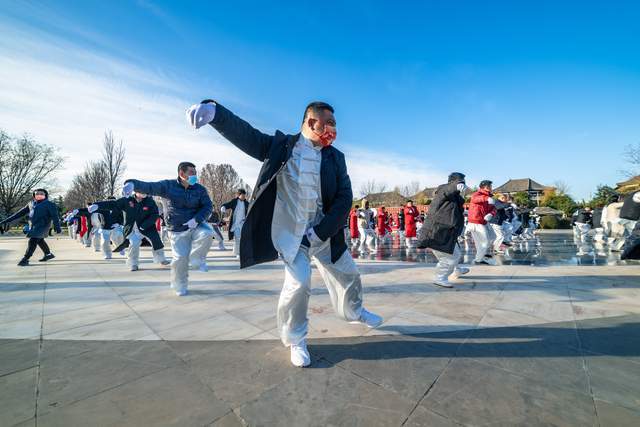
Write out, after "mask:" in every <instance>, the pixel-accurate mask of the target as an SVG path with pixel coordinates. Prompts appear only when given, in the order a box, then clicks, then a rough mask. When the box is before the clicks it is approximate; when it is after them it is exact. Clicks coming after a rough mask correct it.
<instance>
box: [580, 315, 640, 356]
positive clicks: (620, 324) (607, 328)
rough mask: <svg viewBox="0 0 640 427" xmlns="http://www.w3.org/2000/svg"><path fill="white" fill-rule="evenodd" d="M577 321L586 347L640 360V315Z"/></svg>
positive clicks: (595, 351)
mask: <svg viewBox="0 0 640 427" xmlns="http://www.w3.org/2000/svg"><path fill="white" fill-rule="evenodd" d="M576 323H577V326H578V335H579V336H580V342H581V344H582V347H583V348H584V349H586V350H588V351H591V352H594V353H600V354H604V355H610V356H624V357H628V358H630V359H631V360H634V361H640V316H638V315H627V316H619V317H611V318H602V319H589V320H579V321H577V322H576Z"/></svg>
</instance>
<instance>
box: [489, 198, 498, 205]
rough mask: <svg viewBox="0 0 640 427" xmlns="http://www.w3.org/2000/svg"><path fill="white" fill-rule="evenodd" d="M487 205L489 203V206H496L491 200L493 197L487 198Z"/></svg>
mask: <svg viewBox="0 0 640 427" xmlns="http://www.w3.org/2000/svg"><path fill="white" fill-rule="evenodd" d="M487 203H489V204H490V205H495V204H496V201H495V200H493V197H489V198H488V199H487Z"/></svg>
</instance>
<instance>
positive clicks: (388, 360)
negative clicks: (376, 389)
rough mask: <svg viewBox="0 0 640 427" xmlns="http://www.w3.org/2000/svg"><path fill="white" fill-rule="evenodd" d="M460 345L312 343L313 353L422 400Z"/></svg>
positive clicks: (376, 340) (380, 340) (368, 340)
mask: <svg viewBox="0 0 640 427" xmlns="http://www.w3.org/2000/svg"><path fill="white" fill-rule="evenodd" d="M457 348H458V345H456V344H453V345H452V344H447V343H444V344H435V343H431V342H425V341H420V340H418V339H415V340H411V341H409V340H403V339H399V338H396V337H360V338H345V339H342V338H341V339H333V340H319V341H312V342H311V343H310V345H309V351H310V352H311V354H312V355H313V356H316V357H321V358H322V359H324V360H327V361H328V362H330V363H332V364H337V365H338V366H339V367H341V368H344V369H345V370H347V371H349V372H352V373H353V374H355V375H358V376H360V377H362V378H366V379H367V380H369V381H371V382H372V383H375V384H378V385H380V386H381V387H383V388H385V389H387V390H390V391H393V392H394V393H397V394H399V395H402V396H403V397H405V398H406V399H408V400H412V401H418V400H419V399H420V398H421V397H422V396H423V394H424V393H425V391H426V390H427V389H428V388H429V387H430V386H431V384H432V383H433V381H434V380H435V379H436V378H437V377H438V375H440V373H441V372H442V371H443V369H444V368H445V367H446V366H447V364H448V362H449V360H450V358H451V357H452V356H453V355H454V354H455V352H456V350H457Z"/></svg>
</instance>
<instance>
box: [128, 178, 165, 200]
mask: <svg viewBox="0 0 640 427" xmlns="http://www.w3.org/2000/svg"><path fill="white" fill-rule="evenodd" d="M170 182H171V181H170V180H166V179H165V180H163V181H157V182H145V181H139V180H137V179H128V180H126V181H125V183H124V188H123V193H124V195H125V196H127V197H128V196H130V195H131V194H132V193H133V192H134V191H137V192H138V193H144V194H147V195H149V196H160V197H164V198H167V194H168V193H169V183H170Z"/></svg>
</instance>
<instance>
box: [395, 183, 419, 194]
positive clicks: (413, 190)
mask: <svg viewBox="0 0 640 427" xmlns="http://www.w3.org/2000/svg"><path fill="white" fill-rule="evenodd" d="M420 190H422V188H421V187H420V181H411V182H410V183H408V184H406V185H404V186H403V187H402V191H400V194H402V195H403V196H405V197H411V196H414V195H415V194H417V193H419V192H420Z"/></svg>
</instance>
